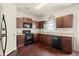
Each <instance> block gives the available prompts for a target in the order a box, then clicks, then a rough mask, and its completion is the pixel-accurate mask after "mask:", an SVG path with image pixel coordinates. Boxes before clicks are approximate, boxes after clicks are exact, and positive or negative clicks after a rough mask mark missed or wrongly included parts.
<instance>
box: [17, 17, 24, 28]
mask: <svg viewBox="0 0 79 59" xmlns="http://www.w3.org/2000/svg"><path fill="white" fill-rule="evenodd" d="M16 23H17V26H16V27H17V28H23V19H22V18H17V21H16Z"/></svg>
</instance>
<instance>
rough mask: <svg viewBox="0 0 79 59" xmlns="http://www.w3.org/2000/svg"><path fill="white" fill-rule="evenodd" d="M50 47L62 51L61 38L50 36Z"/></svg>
mask: <svg viewBox="0 0 79 59" xmlns="http://www.w3.org/2000/svg"><path fill="white" fill-rule="evenodd" d="M52 47H53V48H56V49H60V50H62V45H61V37H59V36H52Z"/></svg>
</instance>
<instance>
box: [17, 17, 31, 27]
mask: <svg viewBox="0 0 79 59" xmlns="http://www.w3.org/2000/svg"><path fill="white" fill-rule="evenodd" d="M23 23H29V24H32V19H31V18H25V17H23V18H17V19H16V24H17V25H16V27H17V28H23Z"/></svg>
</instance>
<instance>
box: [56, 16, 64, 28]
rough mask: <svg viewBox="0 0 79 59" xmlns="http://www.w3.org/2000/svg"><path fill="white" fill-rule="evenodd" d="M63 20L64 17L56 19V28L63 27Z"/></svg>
mask: <svg viewBox="0 0 79 59" xmlns="http://www.w3.org/2000/svg"><path fill="white" fill-rule="evenodd" d="M62 20H63V18H62V17H57V18H56V28H62V27H63V24H62Z"/></svg>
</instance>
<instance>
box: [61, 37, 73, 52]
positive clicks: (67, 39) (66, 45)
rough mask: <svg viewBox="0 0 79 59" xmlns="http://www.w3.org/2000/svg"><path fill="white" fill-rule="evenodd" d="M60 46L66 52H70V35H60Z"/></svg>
mask: <svg viewBox="0 0 79 59" xmlns="http://www.w3.org/2000/svg"><path fill="white" fill-rule="evenodd" d="M61 44H62V48H63V50H64V51H65V52H66V53H71V52H72V37H62V38H61Z"/></svg>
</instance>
